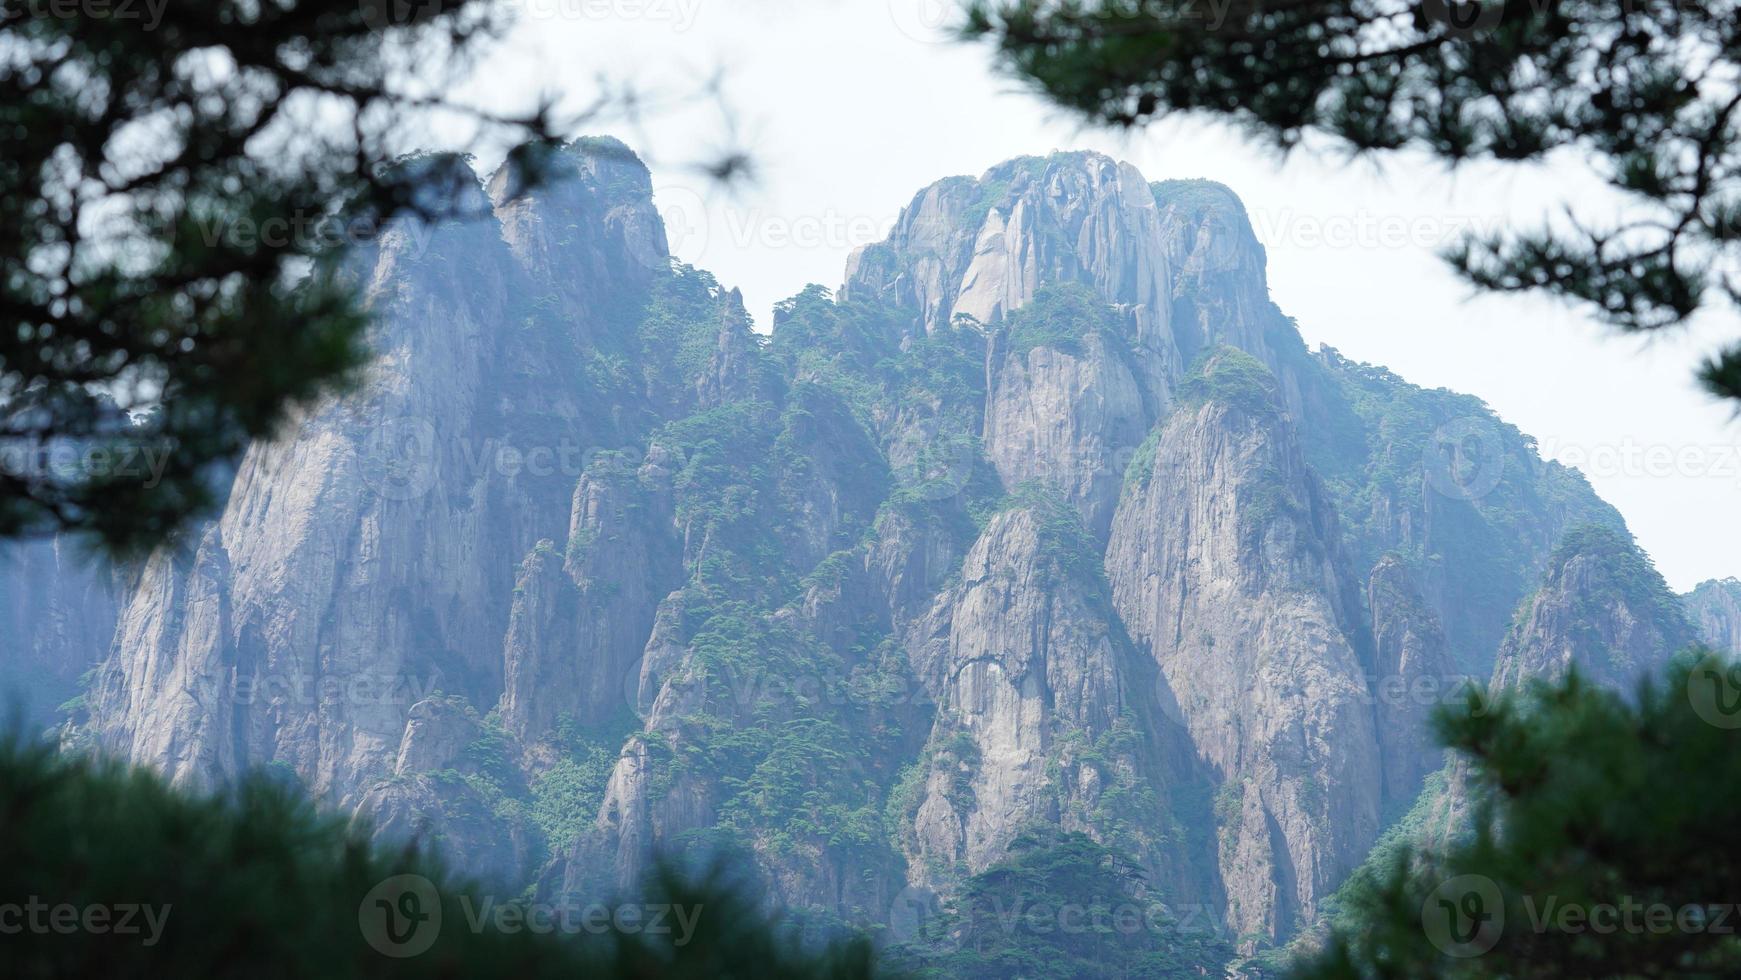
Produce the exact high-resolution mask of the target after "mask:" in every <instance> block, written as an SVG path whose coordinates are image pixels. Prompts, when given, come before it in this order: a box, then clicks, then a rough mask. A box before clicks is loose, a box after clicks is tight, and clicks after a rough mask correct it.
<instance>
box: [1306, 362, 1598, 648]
mask: <svg viewBox="0 0 1741 980" xmlns="http://www.w3.org/2000/svg"><path fill="white" fill-rule="evenodd" d="M1290 376H1291V377H1294V378H1298V379H1301V380H1302V381H1303V384H1302V385H1301V388H1300V390H1301V397H1302V401H1303V404H1304V406H1305V411H1306V414H1304V415H1303V416H1301V419H1302V423H1303V424H1302V425H1301V426H1300V429H1299V432H1300V438H1301V441H1302V443H1303V444H1304V448H1305V451H1306V457H1307V459H1308V460H1309V461H1310V463H1311V465H1312V467H1313V469H1314V470H1316V471H1317V472H1318V474H1319V475H1320V476H1321V477H1322V478H1323V479H1324V482H1325V486H1326V488H1327V489H1328V490H1329V491H1330V494H1331V497H1332V499H1333V500H1334V502H1335V505H1336V507H1337V512H1338V515H1339V516H1340V517H1341V519H1342V527H1343V530H1344V533H1345V536H1346V538H1347V541H1348V547H1349V552H1350V554H1351V556H1352V558H1353V561H1354V564H1355V567H1356V568H1357V569H1361V570H1365V569H1371V568H1372V567H1374V566H1375V565H1376V564H1377V563H1378V562H1379V561H1380V559H1381V558H1383V557H1384V556H1385V555H1387V554H1396V555H1398V556H1401V557H1403V558H1404V559H1405V560H1407V561H1408V563H1409V564H1410V566H1411V567H1412V568H1414V569H1415V581H1416V586H1417V588H1418V589H1419V592H1420V597H1421V600H1422V601H1423V602H1424V603H1425V604H1426V606H1427V608H1428V609H1430V610H1431V611H1432V613H1433V614H1434V615H1435V616H1436V617H1437V618H1438V620H1439V623H1440V625H1441V627H1442V628H1443V630H1444V632H1445V641H1446V644H1447V645H1448V646H1449V648H1450V651H1451V655H1452V657H1453V659H1454V660H1455V662H1456V665H1457V670H1458V671H1459V672H1461V673H1466V674H1469V675H1473V676H1477V677H1483V678H1485V677H1487V676H1489V675H1490V674H1491V673H1492V670H1493V665H1494V656H1495V654H1496V652H1497V651H1498V649H1499V644H1500V642H1501V641H1502V640H1503V639H1504V637H1505V634H1506V631H1507V630H1508V629H1509V627H1510V625H1511V618H1512V614H1513V613H1514V612H1515V611H1516V610H1517V607H1518V604H1519V603H1520V602H1522V601H1523V599H1524V598H1525V597H1527V596H1528V595H1529V593H1530V592H1531V591H1532V590H1533V589H1534V588H1535V587H1536V585H1537V583H1538V582H1539V581H1540V579H1541V575H1542V572H1543V570H1544V569H1545V567H1546V563H1547V560H1548V557H1549V555H1550V554H1551V553H1552V551H1553V549H1554V547H1555V546H1556V545H1557V544H1558V543H1559V540H1560V537H1561V536H1562V535H1563V534H1564V533H1565V530H1566V529H1567V528H1569V527H1573V526H1576V525H1579V524H1585V523H1596V524H1606V525H1608V526H1611V527H1616V528H1619V527H1624V524H1623V522H1622V521H1621V518H1620V515H1619V513H1618V512H1616V511H1615V510H1614V508H1612V507H1610V506H1609V505H1608V504H1606V503H1605V502H1603V501H1602V500H1601V499H1600V498H1598V497H1597V496H1596V495H1595V492H1594V491H1593V490H1591V489H1590V485H1589V483H1588V482H1587V481H1585V479H1584V478H1583V476H1582V474H1580V473H1578V472H1577V471H1576V470H1571V469H1568V468H1566V467H1564V466H1561V465H1560V464H1558V463H1553V462H1547V461H1544V460H1542V459H1541V458H1540V456H1539V455H1538V454H1537V453H1536V451H1535V447H1534V444H1533V442H1532V440H1530V438H1529V437H1528V436H1526V435H1524V434H1523V433H1522V432H1519V431H1518V430H1517V429H1516V428H1515V427H1513V426H1510V425H1507V424H1506V423H1505V422H1503V421H1502V420H1500V419H1499V418H1498V417H1497V416H1495V415H1494V414H1493V412H1492V411H1491V410H1490V409H1488V408H1487V407H1486V406H1485V405H1484V404H1482V403H1481V402H1480V400H1478V399H1475V398H1472V397H1470V396H1468V395H1461V394H1457V393H1455V392H1451V391H1445V390H1443V389H1439V390H1428V389H1424V388H1420V387H1418V386H1416V385H1411V384H1409V383H1407V382H1406V381H1404V380H1402V379H1401V378H1398V377H1397V376H1396V375H1394V374H1391V373H1390V372H1389V371H1386V370H1384V369H1383V368H1379V367H1374V366H1372V365H1367V364H1359V363H1356V362H1353V361H1350V360H1347V359H1346V358H1343V357H1342V356H1341V355H1340V354H1338V353H1337V352H1336V351H1334V350H1331V349H1329V348H1325V349H1323V350H1321V351H1319V352H1318V353H1317V354H1316V355H1313V356H1312V357H1310V359H1309V360H1307V361H1304V362H1302V363H1301V364H1300V365H1299V366H1298V368H1297V369H1296V370H1294V371H1292V372H1291V373H1290ZM1375 614H1376V611H1375Z"/></svg>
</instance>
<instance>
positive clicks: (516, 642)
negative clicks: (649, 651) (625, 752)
mask: <svg viewBox="0 0 1741 980" xmlns="http://www.w3.org/2000/svg"><path fill="white" fill-rule="evenodd" d="M668 462H669V460H668V459H667V458H666V457H665V456H664V454H662V453H658V452H655V453H652V454H649V456H648V458H647V459H646V460H645V461H644V462H641V463H640V464H639V465H636V464H635V463H634V462H633V461H630V460H626V459H622V458H620V457H617V456H611V457H606V458H602V459H600V460H597V461H595V463H594V464H593V465H592V466H591V467H589V468H588V469H587V472H586V473H585V474H584V475H582V476H581V479H580V483H579V485H578V486H577V487H576V488H575V492H574V508H573V514H572V516H571V517H570V520H569V526H570V530H569V534H568V539H567V540H568V543H567V548H566V557H562V556H559V555H558V554H557V553H556V550H555V547H554V546H553V545H550V544H548V543H546V544H545V545H542V546H540V547H538V548H535V549H534V550H533V553H532V554H531V555H528V556H527V558H526V561H525V562H524V563H523V564H522V566H521V572H520V576H519V580H518V581H517V582H516V584H515V587H514V592H515V595H514V605H513V610H512V612H511V614H510V617H509V624H508V632H507V637H506V639H505V641H504V650H503V658H504V667H503V670H504V680H503V692H502V702H501V709H502V720H503V722H504V724H505V725H506V726H507V727H508V728H509V730H510V731H513V732H514V733H516V734H517V735H519V736H520V737H521V738H524V739H529V740H531V739H537V738H538V737H540V736H542V735H544V734H545V733H547V732H548V731H550V729H552V728H553V727H555V725H556V724H557V723H558V721H559V720H561V719H563V718H565V717H566V718H569V719H572V720H577V721H580V722H582V723H586V724H598V723H600V722H604V721H608V720H609V719H610V717H611V716H612V715H613V714H618V713H620V712H622V710H623V708H624V701H623V690H624V686H623V685H624V679H625V677H626V676H627V672H628V671H629V670H630V669H631V668H632V667H633V666H634V664H635V662H636V661H637V660H638V659H639V658H640V656H641V653H642V649H643V647H644V646H645V644H646V642H647V636H648V634H649V633H650V632H651V630H652V628H653V619H654V615H655V613H656V612H657V610H658V605H659V602H660V600H662V599H663V598H664V597H665V595H666V594H667V593H668V592H669V591H670V590H671V588H672V587H674V586H675V585H677V584H679V582H680V581H681V568H680V566H679V563H678V550H677V539H676V534H675V531H674V529H673V527H672V518H671V502H670V479H671V472H670V469H669V468H668V466H666V465H664V464H666V463H668Z"/></svg>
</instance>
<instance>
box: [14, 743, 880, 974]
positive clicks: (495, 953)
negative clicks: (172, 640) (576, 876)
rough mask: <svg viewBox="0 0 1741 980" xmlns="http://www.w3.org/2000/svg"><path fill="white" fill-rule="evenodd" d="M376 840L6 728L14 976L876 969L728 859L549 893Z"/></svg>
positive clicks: (261, 796) (262, 800)
mask: <svg viewBox="0 0 1741 980" xmlns="http://www.w3.org/2000/svg"><path fill="white" fill-rule="evenodd" d="M367 839H368V837H367V834H366V833H365V832H363V831H362V830H360V829H358V828H351V827H349V826H348V825H347V823H346V822H345V821H344V820H343V819H342V818H340V817H336V816H331V815H323V814H321V813H319V812H318V811H317V810H316V809H315V807H314V805H313V804H312V803H311V802H310V801H308V800H307V799H306V798H304V797H302V796H301V795H300V791H299V789H297V788H296V787H294V785H293V784H291V783H289V782H286V781H285V780H283V779H277V780H275V779H272V778H269V777H265V776H261V777H256V778H254V779H252V780H250V781H248V782H246V783H244V784H242V785H241V786H239V787H236V788H234V789H232V790H229V791H226V792H223V793H219V794H217V795H211V796H201V795H191V794H187V793H183V792H180V791H178V790H175V789H172V788H171V787H169V786H168V785H167V784H165V783H164V782H163V780H162V779H161V777H159V776H157V775H156V774H155V773H152V772H149V771H147V770H143V769H131V768H128V767H126V766H123V765H121V764H119V763H114V762H106V761H95V760H89V759H84V758H80V757H77V756H62V755H58V754H56V753H55V752H54V751H53V750H52V749H50V748H47V747H41V746H31V745H27V744H22V743H18V742H12V741H3V740H0V963H4V964H5V972H6V973H7V975H8V976H15V977H211V978H217V977H250V978H253V977H286V978H291V977H297V978H300V977H334V978H347V977H357V978H362V977H514V978H539V977H552V978H555V977H563V978H573V977H600V978H613V977H670V978H691V977H692V978H697V980H699V978H703V977H747V976H754V977H759V978H765V980H799V978H830V977H837V978H842V980H845V978H868V977H871V976H874V975H878V971H877V966H876V962H875V960H874V958H873V956H872V953H871V950H870V947H869V944H868V943H867V942H865V941H864V940H862V939H855V940H844V941H838V942H832V943H826V944H823V943H812V944H811V945H808V946H807V945H805V944H803V943H801V942H799V941H798V940H797V938H796V937H795V935H794V934H793V930H791V929H787V928H784V927H782V926H781V925H780V924H779V923H777V922H775V921H773V920H771V919H770V918H769V917H768V916H767V915H765V914H764V913H763V912H762V911H761V910H760V908H759V907H758V906H757V904H756V902H755V901H754V899H753V896H752V894H751V893H749V892H747V891H746V890H745V889H744V888H743V887H742V884H741V880H740V879H741V876H738V875H736V874H735V873H733V872H731V871H730V869H726V868H724V867H722V866H715V867H713V868H709V869H700V870H699V871H698V872H694V873H691V872H680V871H678V870H676V869H675V867H674V866H673V867H671V868H667V869H666V870H664V871H663V872H661V873H660V874H659V875H658V876H656V878H655V880H653V881H651V882H649V883H647V885H646V886H645V888H643V889H641V890H639V891H638V892H635V893H630V894H624V895H620V896H616V897H613V898H611V899H609V900H605V901H600V902H596V903H594V902H585V903H581V902H574V903H561V902H554V903H550V904H546V905H539V904H537V903H533V902H529V901H527V900H526V898H525V897H524V896H522V895H520V894H519V893H518V890H516V892H515V893H514V894H510V895H500V896H492V895H489V894H486V893H485V890H484V889H482V888H480V887H478V886H475V885H471V884H468V883H466V882H463V881H459V880H456V879H453V878H451V877H449V876H448V875H447V874H446V873H445V872H444V870H443V868H442V866H441V864H440V863H439V862H438V861H436V860H434V859H433V858H431V857H429V856H428V855H426V854H423V853H419V852H418V851H416V850H405V851H401V852H397V853H391V852H389V853H383V852H380V851H376V850H373V849H371V848H370V847H369V845H368V843H367Z"/></svg>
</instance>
